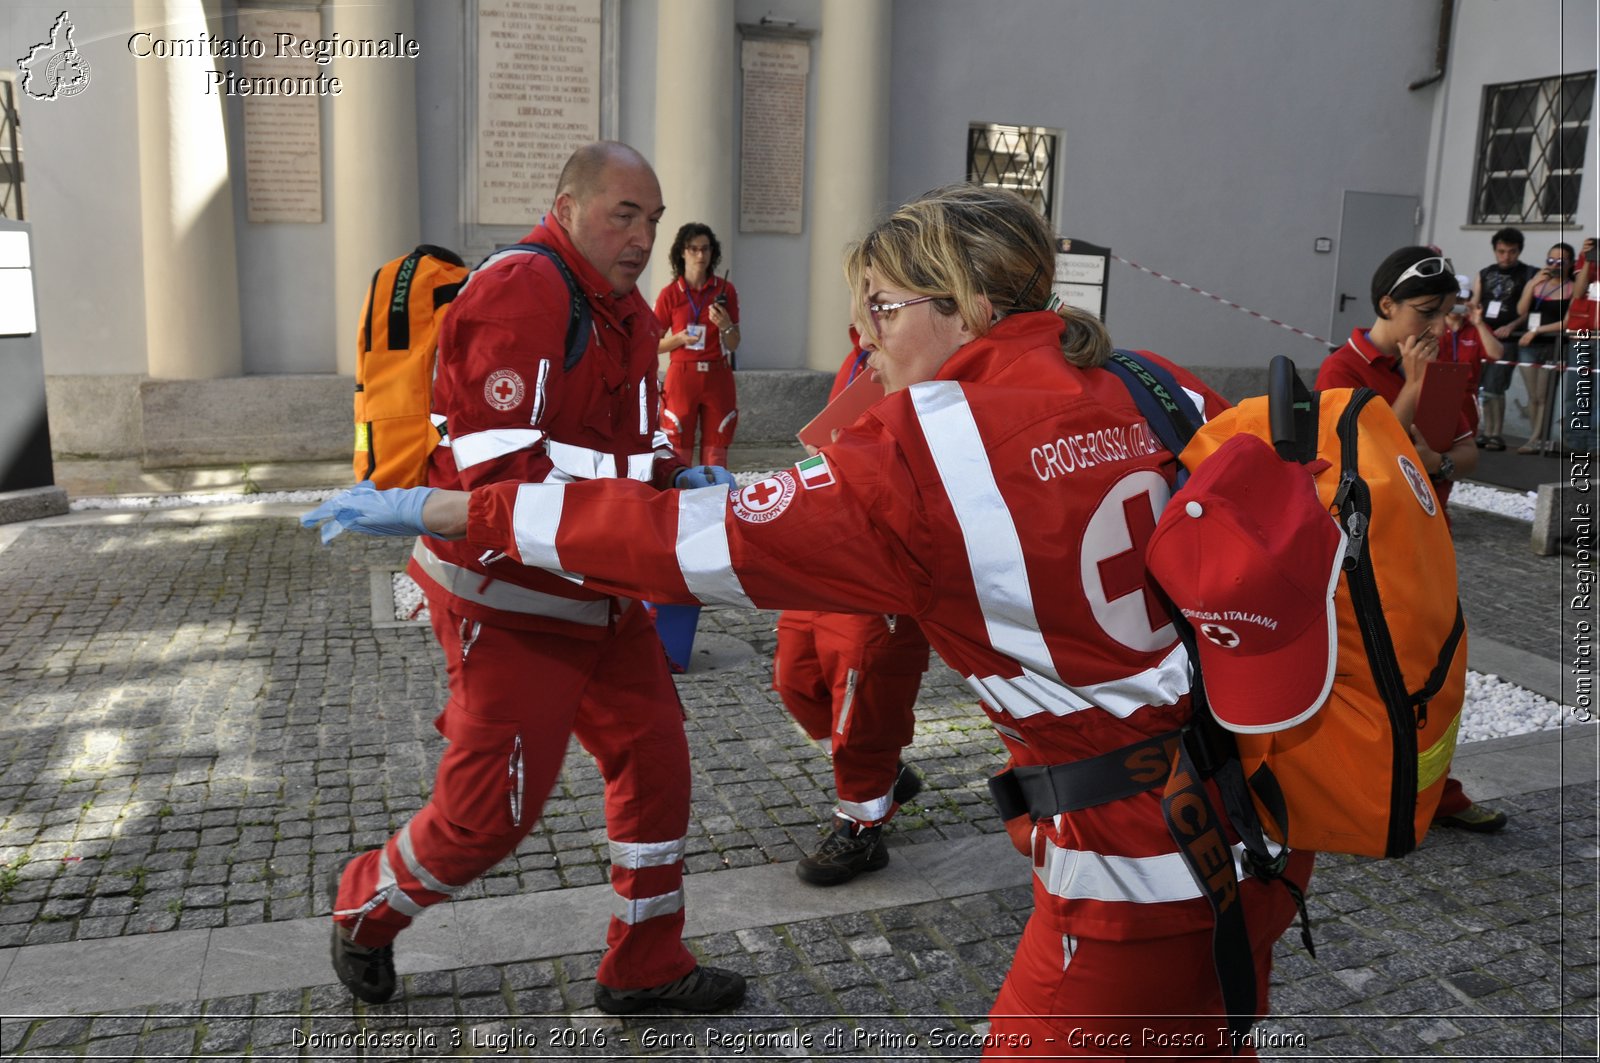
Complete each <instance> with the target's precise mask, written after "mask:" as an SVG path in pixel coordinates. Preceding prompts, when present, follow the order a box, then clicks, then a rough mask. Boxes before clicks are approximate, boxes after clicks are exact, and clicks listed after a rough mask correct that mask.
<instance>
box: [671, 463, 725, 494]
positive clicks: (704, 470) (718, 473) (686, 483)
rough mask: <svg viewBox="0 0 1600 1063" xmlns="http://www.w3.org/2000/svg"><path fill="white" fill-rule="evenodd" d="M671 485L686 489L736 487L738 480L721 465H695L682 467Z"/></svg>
mask: <svg viewBox="0 0 1600 1063" xmlns="http://www.w3.org/2000/svg"><path fill="white" fill-rule="evenodd" d="M672 486H674V487H678V488H682V489H683V490H685V491H687V490H690V489H692V488H695V487H717V486H721V487H727V488H730V489H731V488H734V487H738V486H739V484H738V481H736V480H735V479H734V478H733V473H731V472H729V471H728V470H727V469H724V468H723V467H722V466H721V465H695V466H691V467H690V468H687V469H684V470H683V471H682V472H680V473H679V474H678V478H677V479H675V480H673V481H672Z"/></svg>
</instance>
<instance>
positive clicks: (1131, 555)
mask: <svg viewBox="0 0 1600 1063" xmlns="http://www.w3.org/2000/svg"><path fill="white" fill-rule="evenodd" d="M1122 513H1123V518H1124V520H1126V522H1127V526H1128V538H1129V540H1130V541H1131V544H1132V545H1130V546H1129V547H1128V549H1126V550H1124V551H1122V553H1120V554H1116V555H1113V556H1112V557H1108V558H1106V559H1105V560H1104V561H1101V562H1100V585H1101V586H1102V587H1104V588H1105V592H1106V599H1107V600H1108V601H1115V600H1116V599H1118V598H1121V597H1122V596H1123V595H1127V594H1133V593H1135V592H1137V593H1140V594H1143V595H1144V611H1145V615H1146V617H1148V618H1149V620H1150V630H1152V631H1159V630H1161V628H1162V627H1164V626H1166V624H1167V623H1168V621H1167V613H1166V610H1165V609H1163V608H1162V607H1161V601H1160V599H1158V598H1157V597H1156V593H1155V591H1154V590H1152V589H1151V587H1150V583H1149V581H1148V580H1146V579H1145V571H1144V549H1145V547H1146V546H1147V545H1149V543H1150V537H1151V536H1152V535H1154V534H1155V531H1156V517H1155V514H1154V513H1152V512H1151V511H1150V499H1149V497H1148V496H1147V495H1143V494H1137V495H1134V496H1133V497H1132V498H1126V499H1123V502H1122Z"/></svg>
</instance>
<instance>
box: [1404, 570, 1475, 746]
mask: <svg viewBox="0 0 1600 1063" xmlns="http://www.w3.org/2000/svg"><path fill="white" fill-rule="evenodd" d="M1466 633H1467V619H1466V617H1465V616H1463V615H1462V613H1461V600H1460V599H1459V598H1458V599H1457V600H1456V619H1455V623H1454V624H1452V625H1451V627H1450V634H1449V635H1447V636H1446V637H1445V640H1444V645H1443V646H1441V647H1440V648H1439V659H1438V661H1436V662H1434V666H1433V671H1432V672H1431V673H1429V675H1428V681H1427V682H1425V683H1423V684H1422V689H1421V690H1419V691H1417V692H1416V693H1415V694H1412V695H1411V704H1412V705H1413V706H1414V707H1415V708H1416V710H1417V726H1418V727H1419V728H1420V727H1421V726H1422V725H1423V724H1425V723H1427V722H1428V702H1430V701H1432V700H1433V698H1434V695H1435V694H1437V693H1439V691H1440V690H1442V689H1444V682H1445V680H1446V679H1448V678H1449V677H1450V665H1451V664H1453V663H1454V662H1455V659H1456V649H1457V647H1459V646H1460V645H1461V636H1463V635H1465V634H1466Z"/></svg>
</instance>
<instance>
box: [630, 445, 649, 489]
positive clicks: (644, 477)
mask: <svg viewBox="0 0 1600 1063" xmlns="http://www.w3.org/2000/svg"><path fill="white" fill-rule="evenodd" d="M655 471H656V456H655V452H654V451H652V452H651V453H649V454H629V455H628V479H630V480H638V481H639V482H640V483H642V484H647V483H649V482H650V477H651V476H652V475H654V474H655Z"/></svg>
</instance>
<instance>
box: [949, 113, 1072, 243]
mask: <svg viewBox="0 0 1600 1063" xmlns="http://www.w3.org/2000/svg"><path fill="white" fill-rule="evenodd" d="M1060 143H1061V133H1060V132H1059V131H1058V130H1054V129H1045V128H1043V127H1041V126H1022V125H994V124H992V123H989V122H973V123H972V124H971V125H970V126H969V127H968V128H967V180H968V181H969V182H971V183H972V184H978V185H985V186H987V187H989V188H1009V189H1011V190H1012V191H1013V192H1016V193H1018V194H1020V195H1021V196H1022V197H1023V198H1025V199H1027V200H1028V202H1030V203H1032V204H1033V205H1034V206H1035V207H1036V208H1038V211H1039V213H1040V214H1043V215H1044V216H1045V220H1047V221H1048V222H1050V224H1051V225H1052V226H1053V225H1054V224H1055V220H1056V215H1055V209H1056V195H1055V191H1056V152H1057V149H1058V147H1059V145H1060Z"/></svg>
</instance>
